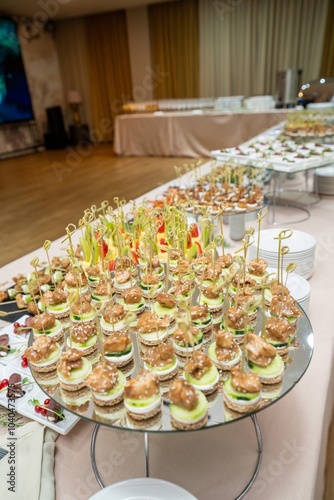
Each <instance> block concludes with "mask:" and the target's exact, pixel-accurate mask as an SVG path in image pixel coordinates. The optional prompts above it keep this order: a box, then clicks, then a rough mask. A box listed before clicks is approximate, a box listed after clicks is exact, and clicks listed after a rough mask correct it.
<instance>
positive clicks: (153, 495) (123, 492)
mask: <svg viewBox="0 0 334 500" xmlns="http://www.w3.org/2000/svg"><path fill="white" fill-rule="evenodd" d="M89 500H197V499H196V497H194V495H192V494H191V493H189V492H188V491H186V490H185V489H184V488H181V487H180V486H177V485H176V484H173V483H170V482H168V481H163V480H162V479H154V478H151V477H147V478H146V477H145V478H140V477H139V478H135V479H129V480H128V481H121V482H119V483H115V484H111V485H110V486H107V487H106V488H103V490H100V491H98V492H97V493H95V495H93V496H92V497H90V499H89Z"/></svg>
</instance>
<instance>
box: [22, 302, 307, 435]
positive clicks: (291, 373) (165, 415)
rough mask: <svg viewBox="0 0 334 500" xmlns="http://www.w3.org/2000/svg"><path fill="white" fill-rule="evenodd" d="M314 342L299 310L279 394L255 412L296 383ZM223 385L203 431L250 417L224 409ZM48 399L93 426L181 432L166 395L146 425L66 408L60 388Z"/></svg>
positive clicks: (137, 365)
mask: <svg viewBox="0 0 334 500" xmlns="http://www.w3.org/2000/svg"><path fill="white" fill-rule="evenodd" d="M261 322H262V320H261V317H259V320H258V321H257V324H256V326H255V331H256V332H259V330H260V329H261ZM131 336H132V337H133V340H134V345H135V367H134V372H133V374H132V376H135V375H136V374H137V373H138V372H139V371H140V370H141V362H140V357H139V348H138V343H137V341H136V335H135V333H134V332H132V333H131ZM31 340H32V339H30V340H29V343H31ZM313 341H314V336H313V331H312V327H311V324H310V321H309V319H308V317H307V315H306V314H305V313H304V311H302V316H301V317H300V318H299V320H298V327H297V337H296V342H295V345H294V346H293V347H292V348H291V349H290V351H289V358H288V360H287V362H286V363H285V373H284V376H283V383H282V386H281V387H280V388H279V392H278V393H277V394H276V395H275V396H274V397H272V398H271V399H262V402H261V406H260V408H259V410H257V411H262V410H263V409H265V408H267V407H268V406H270V405H272V404H274V403H275V402H277V401H278V400H279V399H281V398H282V397H284V396H285V395H286V394H287V393H288V392H289V391H290V390H291V389H293V387H294V386H295V385H296V384H297V383H298V381H299V380H300V379H301V378H302V376H303V374H304V373H305V371H306V369H307V367H308V365H309V363H310V361H311V358H312V354H313ZM205 350H206V349H205ZM180 373H181V372H180ZM223 382H224V377H223V376H222V375H220V382H219V388H218V391H217V394H215V395H214V398H213V400H212V401H209V411H208V413H209V419H208V423H207V425H206V426H205V427H203V428H204V429H208V428H212V427H216V426H220V425H224V424H228V423H230V422H233V421H235V420H238V419H241V418H245V417H247V416H249V414H240V413H237V412H232V411H231V410H228V409H227V408H226V407H225V406H224V400H223V393H222V385H223ZM44 391H45V392H46V393H47V390H46V389H44ZM49 396H50V397H51V398H52V399H53V400H54V401H56V402H57V403H59V404H60V405H61V406H62V407H63V408H64V409H66V410H67V411H68V412H70V413H73V415H75V416H77V417H80V418H84V419H86V420H89V421H92V422H94V423H96V424H101V425H106V426H109V427H113V428H118V429H123V430H124V429H126V430H133V431H143V432H183V431H178V430H176V429H175V428H174V427H173V426H172V425H171V421H170V410H169V399H168V397H165V396H163V405H162V411H161V415H160V416H159V418H153V419H152V421H147V422H146V423H143V422H137V423H136V422H134V421H133V419H131V422H129V419H127V416H126V412H125V409H124V411H121V412H120V414H118V415H117V418H115V420H105V419H103V418H101V417H98V416H97V415H96V414H95V411H94V405H93V402H92V400H90V401H88V402H87V403H86V404H84V405H83V406H81V407H80V406H79V407H75V406H69V405H67V404H66V403H65V402H64V400H63V398H62V396H61V393H60V390H59V388H56V389H55V390H52V391H51V392H50V393H49ZM186 432H189V431H186Z"/></svg>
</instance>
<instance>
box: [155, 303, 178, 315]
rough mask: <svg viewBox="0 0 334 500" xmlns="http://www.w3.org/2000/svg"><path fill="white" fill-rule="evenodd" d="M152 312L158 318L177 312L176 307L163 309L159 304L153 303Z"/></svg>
mask: <svg viewBox="0 0 334 500" xmlns="http://www.w3.org/2000/svg"><path fill="white" fill-rule="evenodd" d="M153 309H154V312H155V313H156V314H157V315H158V316H165V315H166V314H169V315H172V314H174V313H175V312H176V311H177V307H176V306H175V307H164V306H162V305H161V304H159V302H155V303H154V306H153Z"/></svg>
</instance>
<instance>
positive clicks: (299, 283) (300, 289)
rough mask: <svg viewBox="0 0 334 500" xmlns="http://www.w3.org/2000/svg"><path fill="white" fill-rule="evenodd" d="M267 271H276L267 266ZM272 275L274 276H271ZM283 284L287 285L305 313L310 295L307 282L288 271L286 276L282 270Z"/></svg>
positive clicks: (309, 286) (309, 287)
mask: <svg viewBox="0 0 334 500" xmlns="http://www.w3.org/2000/svg"><path fill="white" fill-rule="evenodd" d="M267 271H268V273H270V274H272V273H275V272H276V271H277V269H275V268H270V267H268V268H267ZM273 277H274V276H273ZM283 284H284V285H286V286H287V287H288V289H289V290H290V293H291V295H292V297H293V298H294V299H296V301H297V302H298V304H299V305H300V306H301V307H302V308H303V309H304V311H305V312H306V313H307V312H308V308H309V305H310V296H311V285H310V284H309V282H308V281H307V280H306V279H305V278H303V277H302V276H299V275H298V274H296V273H290V274H289V276H288V277H287V274H286V272H285V271H284V272H283Z"/></svg>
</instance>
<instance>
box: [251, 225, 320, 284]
mask: <svg viewBox="0 0 334 500" xmlns="http://www.w3.org/2000/svg"><path fill="white" fill-rule="evenodd" d="M281 231H282V229H281V228H273V229H264V230H263V231H261V234H260V249H259V257H261V258H262V259H264V260H266V261H267V262H268V266H269V267H274V268H275V269H277V261H278V257H277V256H278V240H275V239H274V238H276V237H277V236H278V234H279V233H280V232H281ZM282 246H288V247H289V249H290V250H289V253H287V254H286V255H284V260H283V266H284V269H286V267H287V266H288V265H289V264H290V263H291V262H294V263H295V264H296V266H297V267H296V269H295V273H296V274H298V275H299V276H302V277H303V278H305V279H308V278H310V277H311V276H312V274H313V270H314V255H315V247H316V240H315V239H314V238H313V236H311V235H310V234H308V233H304V232H303V231H298V230H296V229H294V230H293V234H292V236H291V237H290V238H288V239H285V240H282ZM256 250H257V233H255V235H254V243H253V245H252V246H251V247H250V248H249V258H250V259H255V258H256Z"/></svg>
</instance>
